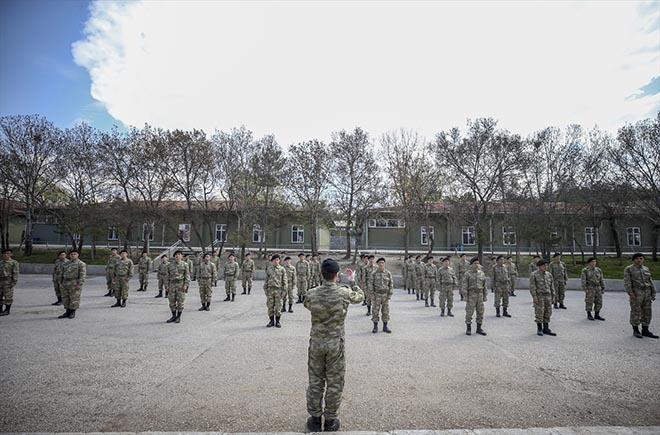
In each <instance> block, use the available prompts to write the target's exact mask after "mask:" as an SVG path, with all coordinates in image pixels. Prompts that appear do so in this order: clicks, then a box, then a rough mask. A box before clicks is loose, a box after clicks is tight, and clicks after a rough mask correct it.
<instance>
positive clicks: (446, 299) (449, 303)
mask: <svg viewBox="0 0 660 435" xmlns="http://www.w3.org/2000/svg"><path fill="white" fill-rule="evenodd" d="M445 306H446V307H447V308H449V309H450V310H451V309H452V308H453V307H454V285H453V284H440V299H439V300H438V307H440V308H441V309H443V310H444V309H445Z"/></svg>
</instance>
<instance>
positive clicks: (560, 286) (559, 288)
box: [555, 281, 566, 304]
mask: <svg viewBox="0 0 660 435" xmlns="http://www.w3.org/2000/svg"><path fill="white" fill-rule="evenodd" d="M555 291H556V295H557V303H558V304H563V303H564V296H566V283H565V282H563V281H555Z"/></svg>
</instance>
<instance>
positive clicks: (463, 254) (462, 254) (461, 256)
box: [458, 252, 466, 258]
mask: <svg viewBox="0 0 660 435" xmlns="http://www.w3.org/2000/svg"><path fill="white" fill-rule="evenodd" d="M465 256H466V255H465V252H463V253H461V255H459V256H458V258H463V257H465Z"/></svg>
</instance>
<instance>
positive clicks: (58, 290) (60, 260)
mask: <svg viewBox="0 0 660 435" xmlns="http://www.w3.org/2000/svg"><path fill="white" fill-rule="evenodd" d="M67 261H69V260H68V259H67V258H66V252H64V251H60V252H58V253H57V258H56V259H55V265H54V266H53V287H54V288H55V296H57V300H56V301H55V302H53V303H52V304H51V305H62V267H63V266H64V263H66V262H67Z"/></svg>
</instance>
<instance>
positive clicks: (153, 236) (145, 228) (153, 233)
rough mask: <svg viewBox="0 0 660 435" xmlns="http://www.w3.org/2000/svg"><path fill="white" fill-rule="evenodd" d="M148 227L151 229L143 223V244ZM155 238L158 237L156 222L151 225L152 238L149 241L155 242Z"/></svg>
mask: <svg viewBox="0 0 660 435" xmlns="http://www.w3.org/2000/svg"><path fill="white" fill-rule="evenodd" d="M148 227H149V224H148V223H146V222H142V235H141V237H140V239H141V240H142V241H143V242H144V240H145V237H144V235H145V233H146V230H147V228H148ZM155 237H156V223H155V222H154V223H152V224H151V237H149V241H150V242H153V241H154V238H155ZM186 241H187V242H189V240H186Z"/></svg>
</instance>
